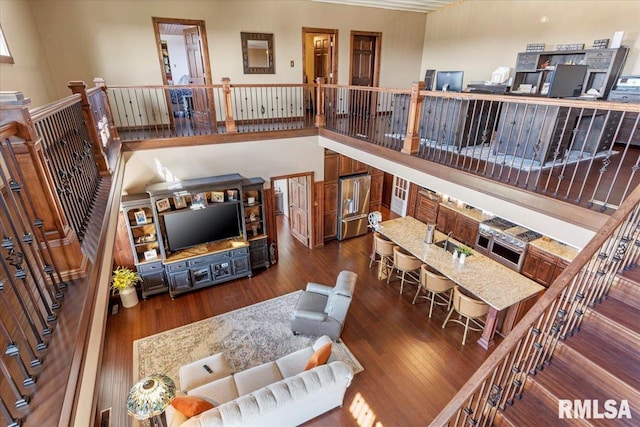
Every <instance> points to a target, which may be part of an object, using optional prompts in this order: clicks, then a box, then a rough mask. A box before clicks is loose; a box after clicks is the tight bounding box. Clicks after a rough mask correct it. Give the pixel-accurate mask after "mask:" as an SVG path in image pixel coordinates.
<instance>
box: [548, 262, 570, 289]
mask: <svg viewBox="0 0 640 427" xmlns="http://www.w3.org/2000/svg"><path fill="white" fill-rule="evenodd" d="M569 264H570V262H569V261H567V260H566V259H562V258H558V263H557V264H556V267H555V268H554V269H553V277H552V279H551V283H553V281H554V280H556V279H557V278H558V276H559V275H560V273H562V272H563V271H564V269H565V268H567V267H568V266H569ZM551 283H549V285H551Z"/></svg>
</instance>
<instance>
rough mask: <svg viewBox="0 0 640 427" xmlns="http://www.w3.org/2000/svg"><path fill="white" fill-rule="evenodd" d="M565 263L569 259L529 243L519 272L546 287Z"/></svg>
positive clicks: (562, 268)
mask: <svg viewBox="0 0 640 427" xmlns="http://www.w3.org/2000/svg"><path fill="white" fill-rule="evenodd" d="M567 265H569V261H567V260H565V259H563V258H560V257H558V256H556V255H553V254H552V253H549V252H546V251H543V250H541V249H538V248H536V247H535V246H532V245H529V248H528V250H527V254H526V256H525V259H524V264H523V265H522V271H521V272H520V273H521V274H523V275H524V276H526V277H528V278H529V279H531V280H534V281H536V282H538V283H540V284H541V285H542V286H544V287H546V288H548V287H549V286H551V284H552V283H553V281H554V280H555V279H556V278H557V277H558V276H559V275H560V273H562V271H563V270H564V269H565V268H566V267H567Z"/></svg>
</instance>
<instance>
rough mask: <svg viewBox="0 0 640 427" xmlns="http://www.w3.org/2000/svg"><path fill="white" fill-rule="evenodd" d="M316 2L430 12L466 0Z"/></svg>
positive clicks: (338, 0)
mask: <svg viewBox="0 0 640 427" xmlns="http://www.w3.org/2000/svg"><path fill="white" fill-rule="evenodd" d="M311 1H315V2H324V3H337V4H344V5H350V6H365V7H378V8H382V9H393V10H402V11H405V12H420V13H429V12H434V11H436V10H439V9H442V8H445V7H447V6H449V5H451V4H454V3H460V2H462V1H464V0H311Z"/></svg>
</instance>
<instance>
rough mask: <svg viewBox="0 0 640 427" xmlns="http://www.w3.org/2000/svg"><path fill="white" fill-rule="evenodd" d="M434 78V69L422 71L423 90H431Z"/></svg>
mask: <svg viewBox="0 0 640 427" xmlns="http://www.w3.org/2000/svg"><path fill="white" fill-rule="evenodd" d="M435 78H436V70H427V71H425V73H424V90H433V81H434V80H435Z"/></svg>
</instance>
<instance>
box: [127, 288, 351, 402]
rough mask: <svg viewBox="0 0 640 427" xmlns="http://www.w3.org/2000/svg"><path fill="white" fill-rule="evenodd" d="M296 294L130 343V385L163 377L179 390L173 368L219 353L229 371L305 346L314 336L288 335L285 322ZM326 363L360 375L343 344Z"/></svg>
mask: <svg viewBox="0 0 640 427" xmlns="http://www.w3.org/2000/svg"><path fill="white" fill-rule="evenodd" d="M301 292H302V291H296V292H292V293H289V294H286V295H283V296H280V297H277V298H273V299H270V300H267V301H263V302H261V303H258V304H254V305H251V306H248V307H243V308H240V309H238V310H234V311H231V312H229V313H224V314H221V315H219V316H215V317H211V318H209V319H205V320H201V321H199V322H195V323H191V324H189V325H186V326H181V327H179V328H175V329H171V330H169V331H166V332H161V333H159V334H156V335H151V336H148V337H146V338H141V339H139V340H136V341H134V342H133V380H134V382H137V381H139V380H140V379H141V378H143V377H145V376H147V375H149V374H156V373H157V374H165V375H167V376H168V377H170V378H172V379H173V380H174V381H175V382H176V388H177V389H178V390H179V389H180V384H179V378H178V369H179V368H180V366H182V365H185V364H187V363H189V362H193V361H196V360H198V359H202V358H203V357H206V356H209V355H211V354H213V353H220V352H222V353H224V355H225V357H226V359H227V362H228V363H229V367H230V369H231V371H232V372H240V371H243V370H245V369H248V368H251V367H253V366H256V365H259V364H261V363H265V362H270V361H273V360H276V359H278V358H280V357H282V356H284V355H286V354H289V353H292V352H294V351H296V350H299V349H301V348H304V347H306V346H309V345H310V344H312V343H313V342H315V340H316V339H317V337H311V336H307V335H293V333H292V332H291V328H290V326H289V319H290V317H291V313H292V312H293V309H294V307H295V304H296V301H297V300H298V297H299V296H300V293H301ZM332 354H333V356H332V358H335V359H336V360H341V361H343V362H345V363H347V364H348V365H349V366H350V367H351V369H353V372H354V373H358V372H361V371H363V370H364V368H363V367H362V365H361V364H360V362H358V360H357V359H356V358H355V357H354V355H353V354H352V353H351V351H350V350H349V349H348V348H347V346H346V345H345V344H344V342H342V341H341V342H339V343H334V345H333V349H332Z"/></svg>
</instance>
